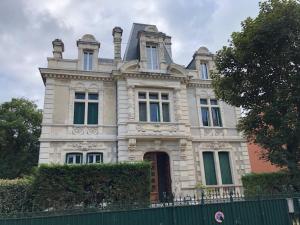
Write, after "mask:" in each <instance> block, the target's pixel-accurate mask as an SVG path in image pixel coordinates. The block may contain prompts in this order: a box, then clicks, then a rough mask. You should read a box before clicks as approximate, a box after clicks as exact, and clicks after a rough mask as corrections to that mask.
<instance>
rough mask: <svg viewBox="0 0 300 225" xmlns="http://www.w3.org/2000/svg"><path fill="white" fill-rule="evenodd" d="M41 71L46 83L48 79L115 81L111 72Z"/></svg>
mask: <svg viewBox="0 0 300 225" xmlns="http://www.w3.org/2000/svg"><path fill="white" fill-rule="evenodd" d="M39 70H40V73H41V76H42V78H43V81H44V83H45V80H46V78H58V79H74V80H103V81H113V78H112V76H111V73H109V72H94V71H82V70H64V69H49V68H40V69H39Z"/></svg>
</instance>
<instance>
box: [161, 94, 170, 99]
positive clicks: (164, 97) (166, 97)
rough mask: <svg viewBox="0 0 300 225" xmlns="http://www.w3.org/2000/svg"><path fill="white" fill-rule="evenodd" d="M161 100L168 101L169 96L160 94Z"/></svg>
mask: <svg viewBox="0 0 300 225" xmlns="http://www.w3.org/2000/svg"><path fill="white" fill-rule="evenodd" d="M161 99H162V100H168V99H169V95H168V94H161Z"/></svg>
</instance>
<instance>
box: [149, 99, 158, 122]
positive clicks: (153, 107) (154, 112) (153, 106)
mask: <svg viewBox="0 0 300 225" xmlns="http://www.w3.org/2000/svg"><path fill="white" fill-rule="evenodd" d="M150 121H151V122H160V116H159V103H158V102H150Z"/></svg>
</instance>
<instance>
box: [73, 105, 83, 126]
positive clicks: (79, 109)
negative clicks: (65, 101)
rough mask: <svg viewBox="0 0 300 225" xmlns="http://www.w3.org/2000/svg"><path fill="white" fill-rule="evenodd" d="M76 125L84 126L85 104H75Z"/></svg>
mask: <svg viewBox="0 0 300 225" xmlns="http://www.w3.org/2000/svg"><path fill="white" fill-rule="evenodd" d="M74 124H84V102H75V104H74Z"/></svg>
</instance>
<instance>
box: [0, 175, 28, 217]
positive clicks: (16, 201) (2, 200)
mask: <svg viewBox="0 0 300 225" xmlns="http://www.w3.org/2000/svg"><path fill="white" fill-rule="evenodd" d="M31 184H32V182H31V180H30V179H15V180H0V213H12V212H20V211H29V210H30V208H31V206H32V202H31V199H32V196H31V191H30V189H31Z"/></svg>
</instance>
